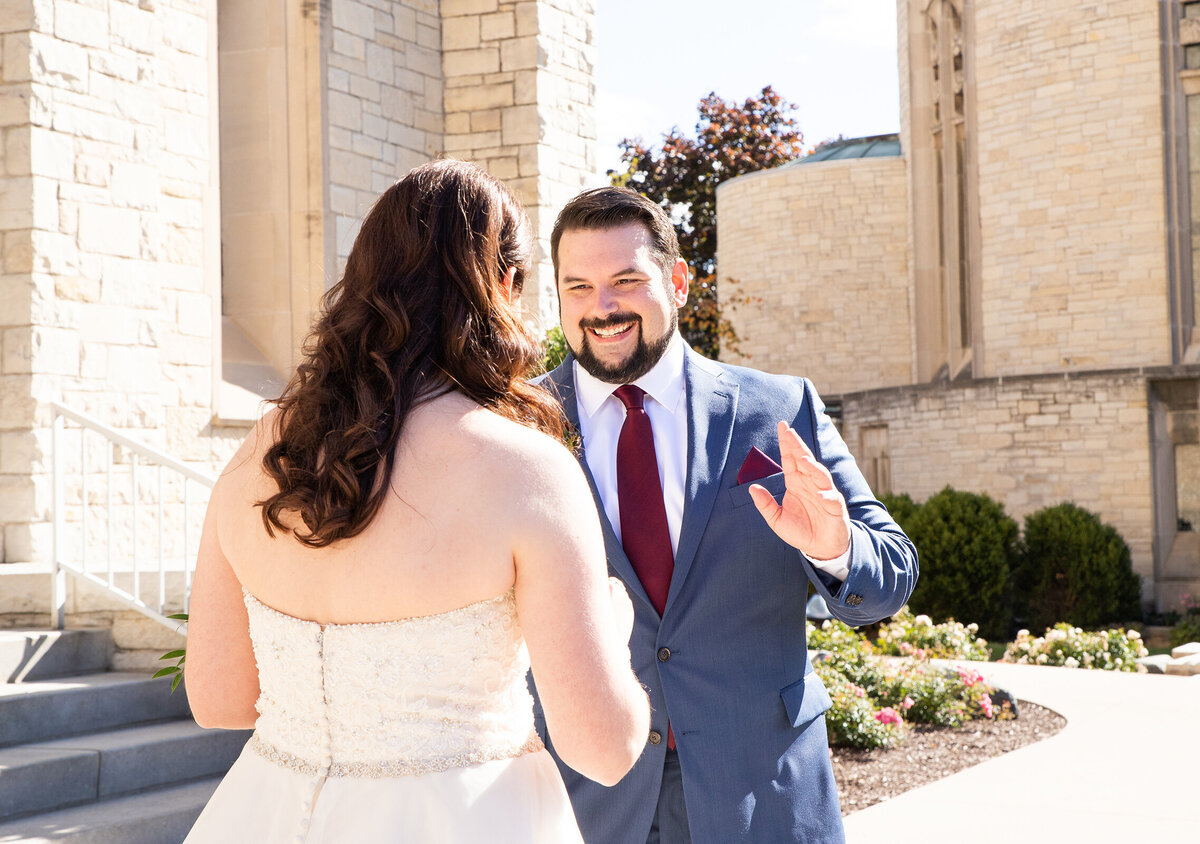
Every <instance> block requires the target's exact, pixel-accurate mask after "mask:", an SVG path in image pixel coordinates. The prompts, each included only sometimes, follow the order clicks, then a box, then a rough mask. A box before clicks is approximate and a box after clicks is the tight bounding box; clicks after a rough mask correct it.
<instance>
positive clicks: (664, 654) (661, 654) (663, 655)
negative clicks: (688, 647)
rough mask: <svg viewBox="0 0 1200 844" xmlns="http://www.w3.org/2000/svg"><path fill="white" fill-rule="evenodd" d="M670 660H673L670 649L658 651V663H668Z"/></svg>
mask: <svg viewBox="0 0 1200 844" xmlns="http://www.w3.org/2000/svg"><path fill="white" fill-rule="evenodd" d="M670 658H671V649H670V648H659V649H658V661H659V662H666V661H667V660H668V659H670Z"/></svg>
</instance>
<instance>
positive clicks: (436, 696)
mask: <svg viewBox="0 0 1200 844" xmlns="http://www.w3.org/2000/svg"><path fill="white" fill-rule="evenodd" d="M531 248H532V242H531V234H530V229H529V223H528V220H527V219H526V217H525V214H524V212H523V211H522V210H521V208H520V205H519V204H518V202H517V201H516V199H515V198H514V197H513V196H512V194H511V193H509V191H508V190H507V189H506V188H505V187H504V186H503V185H502V184H500V183H499V182H498V181H496V180H495V179H493V178H492V177H491V176H489V175H488V174H486V173H485V172H484V171H482V170H481V169H479V168H478V167H476V166H474V165H471V164H467V163H463V162H457V161H436V162H432V163H430V164H426V165H424V166H422V167H419V168H417V169H416V170H414V171H412V172H411V173H409V174H408V175H407V176H405V177H404V178H403V179H402V180H401V181H400V182H398V183H397V184H395V185H393V186H392V187H391V188H389V189H388V190H387V191H386V192H384V194H383V195H382V196H381V197H380V198H379V200H378V201H377V202H376V204H375V206H374V208H373V209H372V210H371V212H370V214H369V215H368V216H367V218H366V219H365V221H364V223H363V226H362V230H361V231H360V233H359V235H358V238H357V240H356V241H355V243H354V247H353V250H352V251H351V253H350V256H349V259H348V260H347V263H346V270H345V274H344V276H343V278H342V280H341V281H340V282H339V283H338V284H337V285H336V286H335V287H334V288H333V289H332V290H330V291H329V293H328V294H327V295H326V297H325V302H324V307H323V310H322V314H321V316H320V319H319V321H318V322H317V323H316V327H315V328H314V331H313V334H312V336H311V337H310V338H309V341H308V343H307V344H306V346H305V357H304V360H303V362H302V363H301V364H300V366H299V367H298V369H297V370H296V373H295V375H294V376H293V378H292V380H291V382H290V383H289V385H288V387H287V389H286V390H285V391H284V394H283V396H282V398H280V399H279V400H278V402H277V405H278V406H277V407H276V408H275V409H273V410H272V411H271V412H270V413H268V414H267V415H266V416H265V417H264V418H263V420H262V421H261V422H260V423H259V424H258V426H257V427H256V429H255V430H254V432H253V433H252V434H251V435H250V436H249V437H248V438H247V440H246V441H245V443H243V445H242V447H241V449H240V450H239V451H238V453H237V454H236V455H235V456H234V458H233V459H232V460H231V461H230V464H229V466H228V467H227V468H226V469H225V471H224V472H223V473H222V475H221V478H220V480H219V481H218V483H217V485H216V487H215V489H214V490H213V494H212V498H211V500H210V502H209V505H208V512H207V515H206V518H205V527H204V533H203V538H202V540H201V548H200V554H199V559H198V562H197V566H196V577H195V586H194V591H193V594H192V601H191V607H190V610H191V618H190V621H189V624H188V643H187V644H188V656H187V695H188V701H189V703H190V704H191V708H192V713H193V715H194V716H195V718H196V720H197V721H198V722H199V723H200V724H202V725H203V726H206V727H221V728H228V729H244V728H248V727H251V726H253V727H255V733H254V735H253V737H252V738H251V739H250V741H249V742H248V743H247V745H246V748H245V749H244V750H243V752H242V754H241V756H240V757H239V758H238V760H237V762H236V763H235V764H234V766H233V768H232V769H231V770H230V772H229V774H228V775H227V776H226V777H225V779H224V780H223V781H222V782H221V784H220V786H219V787H218V788H217V790H216V792H215V793H214V794H213V797H212V799H211V800H210V801H209V803H208V805H207V807H206V808H205V809H204V811H203V813H202V814H201V815H200V818H199V819H198V820H197V822H196V825H195V826H194V827H193V829H192V831H191V833H190V834H189V836H188V838H187V841H188V842H222V844H226V842H254V844H262V842H276V841H279V842H292V841H295V842H308V844H332V843H333V842H344V843H345V844H369V842H392V841H395V842H400V841H405V842H409V841H412V842H464V841H466V842H478V841H488V842H512V844H516V843H517V842H521V844H528V842H547V844H549V842H554V844H562V842H571V841H576V842H578V841H579V840H580V838H579V831H578V829H577V827H576V825H575V818H574V815H573V814H572V812H571V807H570V803H569V802H568V800H567V795H566V791H565V789H564V787H563V784H562V781H561V779H560V778H559V774H558V770H557V768H556V767H555V764H554V762H553V760H552V759H551V757H550V755H549V754H548V753H547V751H546V750H545V749H544V748H543V747H542V745H541V742H540V741H539V740H538V737H537V734H536V732H534V729H533V716H532V702H531V698H530V695H529V692H528V689H527V685H526V672H527V670H528V669H529V667H530V665H532V669H533V677H534V680H535V682H536V683H537V688H538V692H539V694H540V696H541V701H542V706H543V708H544V710H545V716H546V722H547V727H548V729H549V732H550V734H551V736H552V737H553V739H554V746H555V748H556V750H557V751H558V753H559V755H560V756H561V758H562V760H563V761H564V762H565V763H566V764H568V765H570V766H571V767H572V768H574V769H575V770H577V771H579V772H580V773H581V774H583V775H585V776H587V777H590V778H592V779H594V780H597V781H599V782H601V783H605V784H610V785H611V784H613V783H615V782H617V780H619V779H620V778H621V777H622V776H623V775H624V774H625V773H626V771H628V769H629V768H630V767H631V766H632V765H633V763H634V761H635V760H636V758H637V756H638V755H639V753H640V752H641V750H642V748H643V746H644V744H645V738H646V734H647V731H648V730H649V711H648V703H647V699H646V694H645V692H644V691H643V690H642V688H641V687H640V686H639V685H638V683H637V680H636V678H635V677H634V675H633V672H632V671H631V670H630V665H629V649H628V644H627V643H628V638H629V633H630V630H631V626H632V623H633V611H632V607H631V605H630V603H629V598H628V596H627V595H626V594H625V592H624V590H623V588H622V587H620V586H619V585H616V586H614V585H612V583H611V582H610V581H607V580H606V574H607V568H606V563H605V558H604V542H603V540H602V538H601V534H600V527H599V523H598V517H597V515H596V509H595V505H594V504H593V502H592V497H591V494H590V492H589V489H588V486H587V482H586V480H585V479H584V476H583V474H582V471H581V469H580V467H579V464H578V463H577V461H576V459H575V458H574V457H573V456H572V455H571V453H570V452H569V451H568V450H567V449H566V448H564V447H563V445H562V444H560V442H559V441H558V440H559V439H560V438H561V437H562V435H563V432H564V422H563V420H562V417H561V416H560V414H559V411H558V409H557V406H556V405H555V404H554V403H553V401H552V400H551V399H550V398H549V397H547V396H546V395H544V394H543V393H542V392H540V390H539V388H537V387H534V386H531V385H530V384H528V383H527V382H526V381H525V375H526V373H527V372H528V370H529V368H530V366H531V364H532V362H533V361H534V360H536V358H537V355H538V351H537V347H536V345H535V344H534V343H533V342H532V340H531V338H530V335H529V333H528V331H527V330H526V329H525V328H524V326H523V324H522V322H521V318H520V314H519V311H518V308H517V298H518V296H519V294H520V291H521V285H522V283H523V282H524V280H525V276H526V273H527V271H528V268H529V257H530V250H531Z"/></svg>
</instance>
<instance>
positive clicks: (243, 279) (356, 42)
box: [0, 0, 596, 649]
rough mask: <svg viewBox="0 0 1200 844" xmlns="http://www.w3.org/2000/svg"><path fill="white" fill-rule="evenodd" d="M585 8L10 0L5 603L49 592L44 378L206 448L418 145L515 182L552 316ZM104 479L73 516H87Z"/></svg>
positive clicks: (246, 417) (574, 174)
mask: <svg viewBox="0 0 1200 844" xmlns="http://www.w3.org/2000/svg"><path fill="white" fill-rule="evenodd" d="M591 15H592V4H591V2H590V0H440V2H439V1H438V0H317V1H316V2H314V0H304V2H301V0H255V2H243V1H242V0H78V2H69V0H0V36H2V42H0V47H2V64H0V69H2V76H0V132H2V133H3V144H2V145H0V160H2V162H3V166H2V169H0V237H2V238H3V285H4V292H3V296H0V332H2V335H3V337H2V358H0V528H2V530H0V559H2V560H3V564H0V623H3V624H5V625H9V626H11V625H16V624H26V625H44V624H45V619H46V615H45V613H46V612H47V611H48V610H49V609H50V606H49V604H50V590H49V586H48V582H49V579H48V578H47V576H46V573H47V572H48V571H49V565H48V564H49V562H50V560H51V554H52V547H53V543H54V535H53V529H52V525H51V508H52V504H53V500H52V497H53V496H52V483H51V466H50V454H51V440H52V433H51V419H52V415H53V413H52V409H51V406H50V403H51V402H60V403H62V404H63V405H65V406H66V407H68V408H70V409H73V410H75V411H78V412H80V413H83V414H86V415H88V416H90V417H92V418H94V419H96V420H98V421H99V422H101V423H103V424H104V425H107V426H110V427H112V428H115V429H117V430H118V431H119V432H121V433H122V434H125V435H128V436H130V437H133V438H135V439H137V440H140V441H144V442H146V443H149V444H150V445H152V446H154V447H156V448H158V449H161V450H163V451H164V452H166V453H167V454H169V455H171V456H173V457H175V458H176V459H179V460H181V461H183V462H184V463H186V464H187V465H189V466H193V467H196V468H199V469H202V470H204V471H206V472H208V473H210V474H211V473H214V472H215V471H217V470H218V469H219V468H220V466H221V465H223V463H224V462H225V461H226V460H227V459H228V457H229V456H230V454H231V453H232V450H233V449H234V448H235V447H236V445H237V444H238V443H239V442H240V440H241V439H242V437H243V436H244V435H245V433H246V431H247V430H248V425H250V424H251V423H252V420H253V419H255V418H256V417H257V415H258V414H259V413H260V412H261V401H262V399H263V398H264V397H270V396H272V395H274V394H277V391H278V389H279V386H280V385H281V384H282V383H283V382H284V380H285V379H286V377H287V376H288V375H289V374H290V372H291V371H292V369H293V367H294V366H295V363H296V362H297V349H298V347H299V343H300V340H301V339H302V338H303V336H304V335H305V334H306V332H307V330H308V327H309V325H310V320H311V317H312V315H313V313H314V309H315V308H316V306H317V304H318V301H319V299H320V297H321V295H322V294H323V293H324V291H325V290H327V289H328V287H329V286H330V285H331V284H332V283H333V282H334V281H336V279H337V278H338V276H339V273H340V269H341V267H342V264H343V262H344V260H345V257H346V255H347V252H348V251H349V248H350V246H351V244H352V242H353V238H354V236H355V234H356V231H357V227H358V225H359V221H360V219H361V217H362V215H363V214H364V213H365V212H366V211H367V209H368V208H369V207H370V204H371V202H372V201H373V200H374V198H375V197H376V196H377V195H378V194H379V193H380V192H381V191H382V190H383V189H385V188H386V187H387V186H388V185H390V184H391V183H392V182H393V181H394V180H396V179H397V178H399V177H400V176H402V175H403V174H404V173H405V172H407V171H408V170H409V169H410V168H412V167H413V166H415V165H417V164H419V163H421V162H424V161H427V160H430V159H432V158H436V157H439V156H443V155H444V156H450V157H455V158H463V159H469V160H474V161H477V162H479V163H481V164H482V165H484V166H485V167H486V168H488V169H489V170H490V171H491V172H492V173H493V174H495V175H496V176H498V177H499V178H501V179H503V180H505V181H506V182H507V183H508V184H510V185H511V186H512V187H513V188H514V189H515V190H516V192H517V193H518V194H519V195H520V197H521V198H522V200H523V201H524V202H525V204H526V208H527V209H528V211H529V213H530V216H531V218H532V221H533V223H534V227H535V231H536V234H537V237H538V244H539V253H538V265H537V267H536V268H535V272H534V273H533V277H532V278H531V279H530V282H529V283H528V284H527V286H526V296H525V297H524V302H525V304H526V308H527V311H528V313H529V318H530V319H531V321H533V322H535V323H538V324H546V323H548V322H549V321H550V319H552V318H553V313H554V294H553V277H552V272H551V270H550V267H549V260H548V255H549V247H548V241H549V233H550V228H551V226H552V224H553V213H554V211H555V210H556V209H557V208H558V207H560V206H561V205H562V204H563V203H564V202H565V201H566V200H567V199H568V198H569V197H571V196H573V195H574V194H575V193H576V192H578V191H579V190H580V189H581V188H584V187H588V186H590V183H591V181H592V180H593V179H594V178H595V177H594V175H593V174H594V172H595V169H596V167H595V149H594V147H595V129H594V105H593V99H594V85H593V81H592V64H593V61H594V56H593V47H592V43H591ZM68 435H70V432H68ZM74 436H75V437H76V439H74V440H70V439H68V440H66V442H68V443H69V444H72V445H71V447H72V448H74V450H75V451H74V453H75V454H79V453H80V445H79V440H78V434H77V433H75V434H74ZM91 448H93V447H91V446H85V447H84V451H85V452H86V451H88V450H90V449H91ZM68 450H69V449H68ZM79 459H82V458H79ZM122 461H124V462H126V463H128V462H129V458H128V455H125V456H124V458H122V456H121V454H120V453H119V451H118V454H117V458H116V462H117V463H118V464H120V463H121V462H122ZM90 465H96V464H90ZM74 471H75V472H76V474H78V473H79V468H78V463H77V464H76V468H75V470H74ZM89 478H91V475H90V474H89ZM98 488H99V487H98V486H97V487H93V492H92V493H89V494H88V507H87V508H80V507H79V501H80V493H79V492H78V491H76V492H74V493H71V492H68V493H67V497H66V500H65V503H64V507H63V514H64V516H65V517H66V518H68V519H74V520H76V521H78V520H79V519H80V518H81V515H82V513H81V510H82V511H83V512H84V513H87V514H89V515H90V516H93V517H95V518H96V519H98V520H101V521H102V520H103V518H104V514H103V512H102V511H103V502H102V501H99V500H97V498H96V496H97V494H98V493H96V492H95V490H96V489H98ZM85 489H86V487H85ZM144 493H145V490H144V489H139V488H138V487H137V486H135V487H134V488H133V493H132V494H133V497H134V498H137V497H138V496H140V495H142V494H144ZM151 509H152V508H151ZM199 509H202V504H201V506H200V508H199ZM146 518H147V519H149V520H150V521H149V522H148V523H147V524H146V525H143V526H142V527H144V528H145V529H144V530H142V531H141V534H140V536H135V538H134V540H132V541H133V542H135V543H141V542H150V541H151V538H152V537H151V534H152V533H153V529H154V526H153V522H152V516H146ZM189 518H194V514H192V515H190V516H188V515H185V517H184V521H187V520H188V519H189ZM135 527H137V524H135ZM122 541H124V540H122ZM160 541H161V540H160ZM192 541H193V543H194V534H193V540H192ZM136 547H137V546H136V545H135V548H136ZM192 550H193V552H194V547H193V549H192ZM186 551H187V549H185V552H186ZM150 553H153V551H152V549H151V551H150ZM172 588H174V587H172ZM117 606H118V605H115V604H113V603H112V602H110V601H108V600H107V599H106V598H105V597H104V596H103V595H102V594H101V593H99V592H96V591H94V590H91V589H89V588H87V587H79V586H77V587H75V588H71V589H70V590H69V594H68V601H67V605H66V612H67V615H68V618H71V617H74V618H75V619H76V620H78V621H82V622H84V623H108V622H110V621H113V620H114V619H115V621H116V622H117V623H118V626H119V623H120V621H121V619H123V618H127V614H126V615H122V614H121V613H116V609H117ZM114 613H115V615H114ZM134 626H135V627H136V626H137V625H134ZM117 644H118V646H119V647H125V648H137V647H145V648H147V649H149V648H151V647H156V646H157V645H156V643H154V642H145V641H143V642H141V643H140V644H139V642H138V641H137V634H136V633H133V632H131V633H130V634H129V636H128V637H127V640H126V641H124V642H123V641H122V640H121V637H120V636H118V641H117Z"/></svg>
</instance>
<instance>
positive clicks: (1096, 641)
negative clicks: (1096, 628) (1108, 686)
mask: <svg viewBox="0 0 1200 844" xmlns="http://www.w3.org/2000/svg"><path fill="white" fill-rule="evenodd" d="M1148 655H1149V651H1147V650H1146V647H1145V645H1143V644H1142V637H1141V634H1139V633H1138V632H1137V631H1136V630H1122V629H1119V628H1118V629H1114V630H1101V631H1100V632H1098V633H1087V632H1084V631H1083V630H1082V629H1080V628H1078V627H1072V626H1071V625H1070V624H1067V623H1065V622H1063V623H1060V624H1056V625H1054V627H1052V628H1050V629H1049V630H1047V631H1046V633H1045V635H1043V636H1038V637H1036V638H1035V637H1033V636H1031V635H1030V633H1029V631H1028V630H1018V631H1017V638H1016V640H1015V641H1013V642H1010V643H1009V645H1008V647H1007V648H1005V650H1004V658H1003V660H1001V661H1002V662H1015V663H1019V664H1021V665H1061V666H1064V667H1066V668H1091V669H1099V670H1102V671H1135V672H1141V673H1144V672H1145V671H1146V669H1145V668H1144V667H1142V666H1141V665H1139V664H1138V663H1137V661H1136V660H1137V659H1138V657H1142V656H1148Z"/></svg>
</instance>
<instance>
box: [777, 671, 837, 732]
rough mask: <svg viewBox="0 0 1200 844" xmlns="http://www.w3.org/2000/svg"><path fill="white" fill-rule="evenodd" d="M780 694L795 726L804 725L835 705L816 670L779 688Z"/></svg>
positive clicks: (789, 718) (790, 720)
mask: <svg viewBox="0 0 1200 844" xmlns="http://www.w3.org/2000/svg"><path fill="white" fill-rule="evenodd" d="M779 696H780V697H781V698H783V708H784V709H785V710H786V711H787V718H788V722H789V723H791V725H792V726H793V727H803V726H804V725H805V724H807V723H808V722H809V721H811V720H812V719H814V718H816V717H817V716H818V715H820V714H821V713H822V712H824V711H825V710H826V709H828V708H829V707H830V706H832V705H833V701H832V700H830V698H829V692H827V691H826V690H825V684H824V683H822V682H821V678H820V677H818V676H817V674H816V672H815V671H810V672H808V673H807V674H805V675H804V679H802V680H798V681H796V682H795V683H792V684H791V685H790V686H784V687H783V688H782V689H780V690H779Z"/></svg>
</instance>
